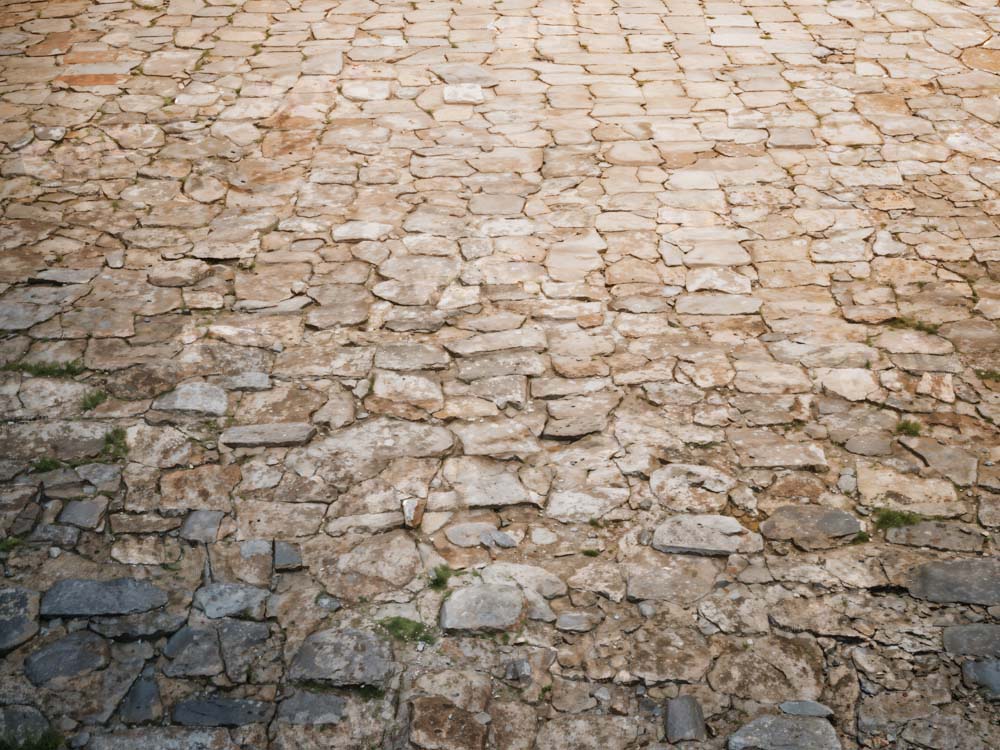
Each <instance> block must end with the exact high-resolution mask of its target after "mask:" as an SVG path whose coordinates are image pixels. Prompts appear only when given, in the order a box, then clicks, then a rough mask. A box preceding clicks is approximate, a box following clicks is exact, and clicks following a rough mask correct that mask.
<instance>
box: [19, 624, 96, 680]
mask: <svg viewBox="0 0 1000 750" xmlns="http://www.w3.org/2000/svg"><path fill="white" fill-rule="evenodd" d="M109 656H110V650H109V648H108V644H107V642H106V641H105V640H104V639H103V638H101V636H99V635H97V634H96V633H90V632H87V631H83V630H81V631H77V632H75V633H70V634H69V635H67V636H66V637H65V638H60V639H59V640H58V641H55V642H54V643H50V644H48V645H45V646H43V647H42V648H40V649H39V650H38V651H35V652H34V653H32V654H31V656H29V657H28V658H27V660H26V661H25V663H24V674H25V676H26V677H27V678H28V679H29V680H31V681H32V682H33V683H34V684H35V685H50V684H51V683H53V682H56V681H61V680H65V679H68V678H73V677H77V676H79V675H82V674H86V673H88V672H93V671H94V670H95V669H101V668H103V667H106V666H107V665H108V660H109Z"/></svg>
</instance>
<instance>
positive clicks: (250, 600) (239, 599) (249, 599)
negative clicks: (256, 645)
mask: <svg viewBox="0 0 1000 750" xmlns="http://www.w3.org/2000/svg"><path fill="white" fill-rule="evenodd" d="M267 597H268V592H267V590H266V589H261V588H257V587H256V586H250V585H248V584H245V583H210V584H208V585H207V586H202V587H201V588H200V589H198V590H197V591H196V592H195V594H194V606H196V607H197V608H198V609H200V610H201V611H202V612H204V613H205V616H206V617H211V618H213V619H215V618H219V617H246V618H249V619H251V620H260V619H263V617H264V605H265V602H266V601H267Z"/></svg>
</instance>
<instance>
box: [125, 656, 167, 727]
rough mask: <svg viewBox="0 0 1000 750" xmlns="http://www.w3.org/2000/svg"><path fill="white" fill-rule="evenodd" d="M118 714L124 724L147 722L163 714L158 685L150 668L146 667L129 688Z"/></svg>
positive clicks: (156, 719)
mask: <svg viewBox="0 0 1000 750" xmlns="http://www.w3.org/2000/svg"><path fill="white" fill-rule="evenodd" d="M119 716H120V717H121V720H122V721H123V722H125V723H126V724H148V723H150V722H154V721H158V720H159V719H160V718H161V717H162V716H163V704H162V703H161V702H160V687H159V685H157V684H156V678H155V677H154V675H153V670H152V668H147V669H145V670H144V671H143V673H142V675H141V676H140V677H139V679H137V680H136V681H135V682H134V683H132V687H131V688H130V689H129V691H128V693H127V694H126V695H125V700H123V701H122V705H121V708H120V709H119Z"/></svg>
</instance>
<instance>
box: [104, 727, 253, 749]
mask: <svg viewBox="0 0 1000 750" xmlns="http://www.w3.org/2000/svg"><path fill="white" fill-rule="evenodd" d="M136 748H149V750H154V749H155V750H240V745H238V744H236V743H235V742H233V740H231V739H230V737H229V733H228V732H227V731H226V730H224V729H185V728H183V727H162V728H160V727H143V728H142V729H129V730H126V731H124V732H115V733H114V734H110V735H99V736H96V737H94V738H93V739H92V740H91V742H90V745H89V746H88V750H136Z"/></svg>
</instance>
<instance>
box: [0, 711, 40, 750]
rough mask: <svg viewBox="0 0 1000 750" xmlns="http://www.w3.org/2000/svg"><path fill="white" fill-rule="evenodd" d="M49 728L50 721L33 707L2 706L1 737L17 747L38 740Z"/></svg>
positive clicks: (0, 714)
mask: <svg viewBox="0 0 1000 750" xmlns="http://www.w3.org/2000/svg"><path fill="white" fill-rule="evenodd" d="M48 728H49V721H48V719H46V718H45V716H43V715H42V713H41V711H39V710H38V709H37V708H34V707H32V706H23V705H17V704H15V705H11V706H0V737H2V738H3V739H5V740H7V741H8V742H10V743H11V744H12V745H14V746H15V747H16V746H17V745H18V744H20V743H22V742H23V743H27V742H28V741H30V740H33V739H36V738H37V737H38V736H39V735H41V734H43V733H44V732H45V731H46V730H47V729H48Z"/></svg>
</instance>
